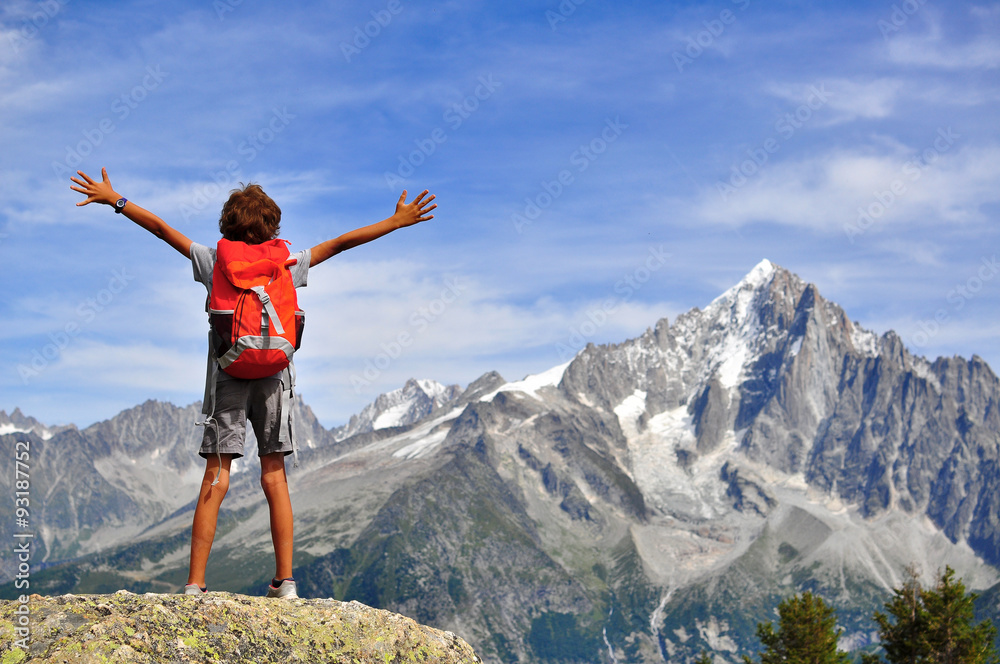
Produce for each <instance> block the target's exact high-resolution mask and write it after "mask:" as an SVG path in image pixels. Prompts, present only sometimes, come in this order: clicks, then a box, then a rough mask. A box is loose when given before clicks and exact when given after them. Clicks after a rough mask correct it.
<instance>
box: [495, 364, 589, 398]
mask: <svg viewBox="0 0 1000 664" xmlns="http://www.w3.org/2000/svg"><path fill="white" fill-rule="evenodd" d="M570 362H572V360H570ZM570 362H566V363H565V364H560V365H559V366H555V367H552V368H551V369H549V370H547V371H543V372H542V373H538V374H532V375H530V376H526V377H525V378H524V379H523V380H518V381H514V382H511V383H506V384H505V385H501V386H500V387H499V388H497V389H496V390H494V391H492V392H490V393H489V394H487V395H485V396H483V397H482V398H481V399H480V401H493V398H494V397H496V395H498V394H499V393H501V392H521V393H522V394H527V395H528V396H531V397H535V398H536V399H538V398H541V397H540V396H539V394H538V392H539V390H541V389H542V388H545V387H556V386H557V385H559V382H560V381H562V377H563V374H564V373H566V367H568V366H569V365H570Z"/></svg>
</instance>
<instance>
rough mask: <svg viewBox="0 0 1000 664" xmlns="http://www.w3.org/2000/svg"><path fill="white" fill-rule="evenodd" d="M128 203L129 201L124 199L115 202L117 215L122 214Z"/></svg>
mask: <svg viewBox="0 0 1000 664" xmlns="http://www.w3.org/2000/svg"><path fill="white" fill-rule="evenodd" d="M126 203H128V199H127V198H124V197H123V198H119V199H118V200H117V201H115V214H121V213H122V210H124V209H125V204H126Z"/></svg>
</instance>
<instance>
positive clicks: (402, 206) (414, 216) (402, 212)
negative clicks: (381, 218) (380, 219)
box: [393, 189, 437, 228]
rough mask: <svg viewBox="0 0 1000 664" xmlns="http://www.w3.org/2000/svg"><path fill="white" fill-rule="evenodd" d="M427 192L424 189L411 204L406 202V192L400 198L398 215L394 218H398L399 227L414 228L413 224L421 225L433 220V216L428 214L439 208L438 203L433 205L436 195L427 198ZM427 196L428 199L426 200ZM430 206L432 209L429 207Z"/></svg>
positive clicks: (397, 208) (397, 204) (397, 205)
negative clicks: (423, 222) (422, 222)
mask: <svg viewBox="0 0 1000 664" xmlns="http://www.w3.org/2000/svg"><path fill="white" fill-rule="evenodd" d="M427 193H428V192H427V190H426V189H424V190H423V191H422V192H420V193H419V194H417V197H416V198H414V199H413V200H412V201H410V202H409V203H407V202H406V190H405V189H404V190H403V193H402V194H400V196H399V202H397V203H396V214H394V215H393V216H394V217H395V218H396V221H397V223H398V224H399V227H400V228H402V227H403V226H412V225H413V224H417V223H420V222H421V221H427V220H428V219H433V218H434V215H433V214H428V213H429V212H430V211H431V210H433V209H434V208H436V207H437V203H434V205H431V201H433V200H434V199H435V198H436V197H435V196H434V194H431V195H430V196H427ZM424 196H427V198H424ZM428 205H430V207H427V206H428Z"/></svg>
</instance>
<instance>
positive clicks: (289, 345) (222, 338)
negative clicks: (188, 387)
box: [208, 239, 305, 378]
mask: <svg viewBox="0 0 1000 664" xmlns="http://www.w3.org/2000/svg"><path fill="white" fill-rule="evenodd" d="M288 258H289V252H288V242H287V241H285V240H277V239H275V240H269V241H267V242H263V243H261V244H247V243H245V242H234V241H231V240H226V239H222V240H219V244H218V248H217V249H216V254H215V269H214V272H213V273H212V294H211V295H210V296H209V303H208V318H209V321H210V322H211V325H212V332H213V334H212V344H213V348H214V349H215V356H216V357H217V358H218V360H219V367H220V368H221V369H222V370H223V371H225V372H226V373H228V374H229V375H231V376H235V377H237V378H264V377H266V376H272V375H274V374H276V373H278V372H279V371H282V370H283V369H285V368H286V367H287V366H288V363H289V362H290V361H291V359H292V354H293V353H294V352H295V351H296V350H298V348H299V345H300V344H301V342H302V328H303V326H304V325H305V314H304V313H303V312H301V311H299V308H298V300H297V298H296V296H295V285H294V284H293V283H292V273H291V271H290V270H289V267H290V266H291V265H293V264H294V261H289V260H288Z"/></svg>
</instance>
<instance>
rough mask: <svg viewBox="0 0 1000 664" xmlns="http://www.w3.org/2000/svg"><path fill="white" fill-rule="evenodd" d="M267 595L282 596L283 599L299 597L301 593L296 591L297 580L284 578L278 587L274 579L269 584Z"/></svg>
mask: <svg viewBox="0 0 1000 664" xmlns="http://www.w3.org/2000/svg"><path fill="white" fill-rule="evenodd" d="M267 596H268V597H280V598H281V599H298V598H299V595H298V593H296V592H295V581H293V580H292V579H284V580H282V582H281V583H280V584H278V586H277V587H275V586H274V581H273V580H272V581H271V584H270V585H268V586H267Z"/></svg>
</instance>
